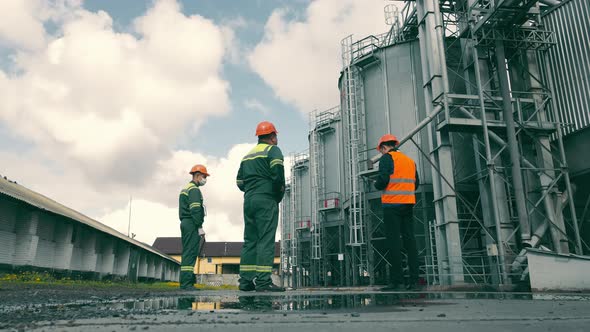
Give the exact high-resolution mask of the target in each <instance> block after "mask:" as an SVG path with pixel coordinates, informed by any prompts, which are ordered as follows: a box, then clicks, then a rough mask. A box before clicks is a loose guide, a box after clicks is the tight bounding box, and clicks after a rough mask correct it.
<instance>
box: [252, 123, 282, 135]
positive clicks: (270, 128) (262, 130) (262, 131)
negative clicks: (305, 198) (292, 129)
mask: <svg viewBox="0 0 590 332" xmlns="http://www.w3.org/2000/svg"><path fill="white" fill-rule="evenodd" d="M272 133H275V134H278V133H279V132H278V131H277V129H276V128H275V125H273V124H272V123H270V122H268V121H262V122H260V123H259V124H258V126H256V136H262V135H268V134H272Z"/></svg>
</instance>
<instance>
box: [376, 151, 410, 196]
mask: <svg viewBox="0 0 590 332" xmlns="http://www.w3.org/2000/svg"><path fill="white" fill-rule="evenodd" d="M389 154H390V155H391V158H392V159H393V174H391V175H390V176H389V184H388V185H387V187H386V188H385V190H384V191H383V194H381V203H382V204H416V194H415V192H416V163H414V161H413V160H412V158H410V157H408V156H406V155H405V154H403V153H401V152H399V151H390V152H389Z"/></svg>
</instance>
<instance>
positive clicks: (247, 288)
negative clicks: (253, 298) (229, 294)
mask: <svg viewBox="0 0 590 332" xmlns="http://www.w3.org/2000/svg"><path fill="white" fill-rule="evenodd" d="M239 289H240V290H241V291H242V292H252V291H254V290H256V286H255V285H254V283H253V282H252V281H250V282H249V283H247V284H245V285H242V284H240V287H239Z"/></svg>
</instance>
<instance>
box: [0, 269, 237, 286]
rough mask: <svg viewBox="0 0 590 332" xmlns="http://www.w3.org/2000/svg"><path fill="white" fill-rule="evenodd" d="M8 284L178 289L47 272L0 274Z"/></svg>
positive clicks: (2, 282) (0, 282) (0, 280)
mask: <svg viewBox="0 0 590 332" xmlns="http://www.w3.org/2000/svg"><path fill="white" fill-rule="evenodd" d="M9 285H39V286H72V287H82V288H84V287H88V288H113V287H114V288H124V289H137V290H146V291H149V290H159V291H166V290H169V291H174V290H178V288H179V286H180V285H179V283H178V282H163V281H155V282H129V281H125V280H120V281H119V280H115V281H113V280H101V281H98V280H88V279H72V278H70V277H63V278H58V277H55V276H54V275H52V274H50V273H48V272H34V271H33V272H32V271H26V272H20V273H5V274H2V275H0V289H3V288H4V287H3V286H9ZM195 287H196V288H198V289H202V290H237V289H238V286H235V285H221V286H210V285H205V284H195Z"/></svg>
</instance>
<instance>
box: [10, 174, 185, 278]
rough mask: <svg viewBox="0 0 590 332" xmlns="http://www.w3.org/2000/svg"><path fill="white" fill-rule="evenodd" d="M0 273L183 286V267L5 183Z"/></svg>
mask: <svg viewBox="0 0 590 332" xmlns="http://www.w3.org/2000/svg"><path fill="white" fill-rule="evenodd" d="M0 268H2V269H4V270H14V269H38V270H47V271H51V272H56V273H62V274H77V275H79V276H82V277H84V278H92V279H100V278H122V279H127V280H131V281H137V280H139V281H151V280H161V281H177V280H178V276H179V271H180V266H179V263H178V262H177V261H176V260H175V259H173V258H172V257H170V256H168V255H166V254H163V253H162V252H160V251H158V250H156V249H154V248H152V247H150V246H149V245H147V244H144V243H142V242H139V241H137V240H134V239H131V238H129V237H127V236H125V235H124V234H121V233H119V232H117V231H116V230H114V229H112V228H110V227H108V226H106V225H104V224H102V223H100V222H98V221H96V220H94V219H91V218H89V217H87V216H85V215H83V214H81V213H79V212H77V211H74V210H72V209H70V208H68V207H66V206H64V205H62V204H60V203H58V202H56V201H54V200H51V199H49V198H47V197H45V196H43V195H41V194H39V193H37V192H34V191H32V190H30V189H27V188H25V187H23V186H21V185H19V184H17V183H16V182H13V181H10V180H7V179H0Z"/></svg>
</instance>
